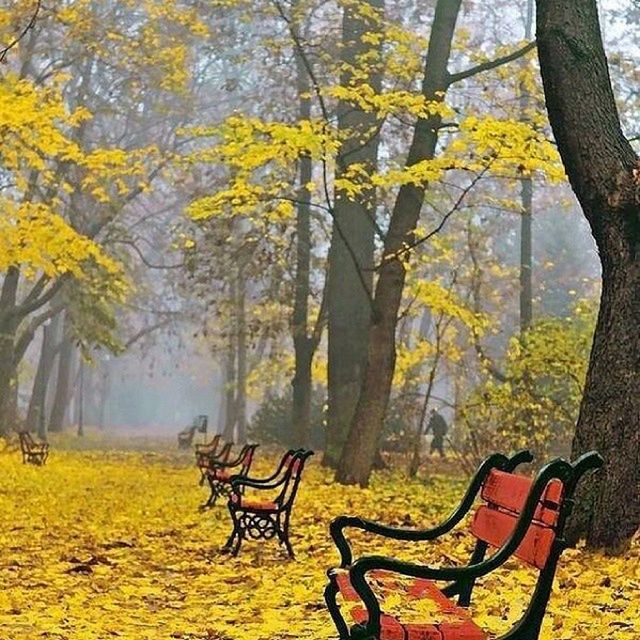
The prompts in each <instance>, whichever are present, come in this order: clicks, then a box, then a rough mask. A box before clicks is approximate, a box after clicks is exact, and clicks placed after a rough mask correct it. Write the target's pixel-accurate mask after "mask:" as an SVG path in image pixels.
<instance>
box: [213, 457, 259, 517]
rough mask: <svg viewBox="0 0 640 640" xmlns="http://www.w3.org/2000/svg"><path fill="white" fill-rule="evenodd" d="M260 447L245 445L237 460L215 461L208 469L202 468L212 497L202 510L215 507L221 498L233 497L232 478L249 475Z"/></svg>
mask: <svg viewBox="0 0 640 640" xmlns="http://www.w3.org/2000/svg"><path fill="white" fill-rule="evenodd" d="M258 446H259V445H257V444H245V445H244V446H243V447H242V449H241V450H240V453H239V454H238V456H237V458H236V459H235V460H232V461H231V462H222V461H218V460H213V461H209V465H208V466H207V467H206V468H204V469H202V468H201V471H202V472H203V474H204V477H205V479H206V480H207V482H208V483H209V488H210V489H211V495H210V496H209V499H208V500H207V501H206V502H205V503H204V504H203V505H202V506H201V508H202V509H207V508H209V507H213V506H214V505H215V503H216V501H217V500H218V498H219V497H220V496H225V497H227V498H228V497H229V496H230V495H231V480H232V478H235V477H244V476H246V475H248V473H249V470H250V469H251V463H252V462H253V457H254V455H255V451H256V449H257V448H258Z"/></svg>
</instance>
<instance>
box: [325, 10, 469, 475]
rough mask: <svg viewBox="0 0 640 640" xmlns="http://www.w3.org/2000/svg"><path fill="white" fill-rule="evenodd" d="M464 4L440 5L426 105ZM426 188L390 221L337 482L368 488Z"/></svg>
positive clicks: (437, 95) (432, 141)
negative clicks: (406, 254) (407, 256)
mask: <svg viewBox="0 0 640 640" xmlns="http://www.w3.org/2000/svg"><path fill="white" fill-rule="evenodd" d="M461 1H462V0H438V4H437V5H436V12H435V17H434V21H433V27H432V29H431V39H430V41H429V49H428V52H427V58H426V64H425V75H424V81H423V87H422V92H423V95H424V96H425V97H426V98H427V100H429V101H441V100H443V98H444V94H445V92H446V90H447V86H448V77H449V74H448V70H447V65H448V62H449V56H450V53H451V43H452V40H453V35H454V33H455V27H456V22H457V19H458V14H459V13H460V5H461ZM440 124H441V118H440V117H438V116H432V117H430V118H428V119H420V120H418V122H417V124H416V128H415V132H414V137H413V141H412V143H411V148H410V150H409V155H408V158H407V166H413V165H415V164H417V163H418V162H421V161H424V160H428V159H431V158H433V157H434V154H435V150H436V144H437V141H438V129H439V126H440ZM425 190H426V186H424V185H413V184H408V185H403V186H402V187H401V188H400V191H399V193H398V197H397V199H396V203H395V206H394V209H393V212H392V215H391V220H390V224H389V230H388V232H387V237H386V241H385V246H384V252H383V258H382V266H381V268H380V272H379V273H380V275H379V278H378V282H377V284H376V291H375V298H374V301H373V306H374V308H373V324H372V325H371V328H370V331H369V339H368V359H367V364H366V370H365V376H364V384H363V386H362V391H361V393H360V395H359V399H358V403H357V407H356V412H355V415H354V418H353V422H352V425H351V428H350V431H349V436H348V439H347V443H346V445H345V447H344V450H343V452H342V457H341V459H340V464H339V466H338V471H337V473H336V480H338V481H339V482H342V483H345V484H355V483H357V484H360V485H361V486H366V485H367V484H368V482H369V476H370V474H371V467H372V463H373V460H374V457H375V451H376V447H377V443H378V438H379V436H380V433H381V432H382V427H383V424H384V416H385V413H386V410H387V404H388V402H389V395H390V392H391V381H392V378H393V372H394V369H395V360H396V347H395V333H396V323H397V320H398V311H399V309H400V303H401V300H402V292H403V289H404V282H405V275H406V272H405V267H404V264H403V261H402V258H399V257H397V256H398V252H400V251H401V250H402V249H403V248H404V247H405V246H406V245H410V244H411V243H412V241H413V240H414V232H415V229H416V225H417V223H418V219H419V218H420V211H421V209H422V203H423V201H424V195H425Z"/></svg>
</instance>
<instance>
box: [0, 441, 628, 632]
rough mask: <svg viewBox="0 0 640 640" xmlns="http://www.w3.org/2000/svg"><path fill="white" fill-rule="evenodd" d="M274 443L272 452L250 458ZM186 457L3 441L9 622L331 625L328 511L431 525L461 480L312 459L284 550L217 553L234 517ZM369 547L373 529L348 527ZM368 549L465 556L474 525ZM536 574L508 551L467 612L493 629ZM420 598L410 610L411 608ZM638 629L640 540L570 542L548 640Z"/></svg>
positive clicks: (1, 619)
mask: <svg viewBox="0 0 640 640" xmlns="http://www.w3.org/2000/svg"><path fill="white" fill-rule="evenodd" d="M274 460H275V457H274V456H267V455H266V454H264V452H263V454H262V455H261V456H259V459H258V462H257V463H256V473H257V472H259V471H266V470H268V469H269V468H270V467H271V465H272V464H273V463H274ZM191 465H192V459H191V457H189V456H187V455H184V456H179V455H177V454H172V453H168V452H166V453H155V454H154V453H144V452H132V451H128V452H125V451H120V452H118V451H111V452H108V453H103V452H97V451H67V452H64V451H59V450H54V452H53V454H52V456H51V458H50V462H49V463H48V464H47V466H46V467H44V468H33V467H29V466H23V465H22V464H21V463H20V460H19V454H18V453H17V452H5V453H2V454H1V455H0V468H1V474H2V475H1V477H2V480H1V482H0V513H1V514H2V526H1V528H0V535H1V537H0V585H2V589H1V590H0V635H1V637H2V638H3V639H4V640H31V639H35V638H52V639H60V640H61V639H65V638H69V639H73V640H80V639H82V640H93V639H100V640H106V639H109V638H127V639H128V640H142V639H147V638H149V639H151V638H153V639H157V638H179V639H182V640H187V639H189V640H195V639H196V638H206V639H216V640H277V639H279V638H313V639H314V640H323V639H329V638H335V632H334V629H333V627H332V624H331V622H330V620H329V617H328V615H327V613H326V610H325V608H324V606H323V600H322V591H323V588H324V585H325V575H324V572H325V570H326V568H327V567H329V566H331V565H333V564H335V563H336V561H337V555H336V552H335V550H334V549H333V548H332V545H331V544H330V541H329V538H328V534H327V525H328V522H329V520H330V519H331V518H332V517H333V516H336V515H338V514H341V513H345V512H348V513H354V514H366V515H368V516H369V517H373V518H381V519H383V520H385V521H387V522H391V523H405V524H412V523H415V524H420V525H430V524H433V523H435V522H436V521H437V520H439V519H440V518H441V517H442V516H443V515H445V514H446V513H447V512H448V511H449V510H450V509H451V508H452V507H453V506H454V504H455V502H456V500H457V498H458V497H459V496H460V494H461V492H462V491H463V489H464V486H465V480H464V479H462V478H460V479H455V478H451V477H446V476H438V475H432V476H431V477H430V478H429V479H424V478H423V479H422V480H420V481H415V482H407V481H406V479H405V478H404V477H403V476H402V475H401V474H400V473H395V474H394V473H389V474H382V475H380V476H378V477H377V478H376V480H375V482H374V483H373V485H372V487H371V488H370V489H368V490H365V491H363V490H360V489H357V488H344V487H340V486H335V485H332V484H331V483H330V476H329V475H328V474H327V473H326V472H325V471H324V470H322V469H321V468H320V467H319V466H318V465H317V463H315V464H314V465H313V466H312V467H310V468H309V470H308V473H307V475H306V477H305V479H304V483H303V485H304V486H303V488H302V491H301V494H300V495H299V500H298V504H297V508H296V510H295V512H294V517H293V526H292V541H293V544H294V547H295V549H296V551H297V554H298V560H297V561H296V562H289V561H287V560H286V559H285V558H284V555H283V554H282V551H281V550H280V549H279V548H278V546H277V544H276V543H275V542H274V541H271V542H269V543H267V544H257V543H255V542H253V543H252V542H248V543H246V545H245V547H244V549H243V552H242V555H241V556H240V558H238V559H233V558H229V557H227V556H224V555H221V554H220V553H219V549H220V546H221V545H222V544H223V542H224V541H225V539H226V536H227V534H228V532H229V523H228V519H227V511H226V508H225V507H223V506H220V507H217V508H215V509H213V510H211V511H209V512H206V513H199V512H198V509H197V507H198V505H199V504H200V503H201V502H202V501H203V500H204V499H205V497H206V492H205V490H204V489H203V488H200V487H198V486H197V482H196V481H197V477H198V474H197V471H196V469H195V468H194V467H193V466H191ZM355 540H356V544H355V548H356V549H358V547H359V548H360V549H364V548H365V547H364V542H365V539H364V538H358V537H357V536H356V537H355ZM366 544H367V546H366V549H367V551H368V552H371V551H373V550H374V549H375V552H376V553H391V554H394V555H401V556H402V557H405V558H407V559H414V560H422V561H430V562H443V561H444V562H447V563H450V562H452V561H454V560H455V559H459V558H464V557H465V554H466V553H467V552H468V548H469V539H468V538H467V537H466V536H465V535H464V534H462V533H461V534H460V535H458V534H453V535H451V536H449V537H448V538H447V539H446V543H444V544H442V545H440V546H438V547H433V546H431V547H428V546H424V545H413V548H412V547H411V546H408V547H407V546H403V545H398V544H384V543H383V542H382V541H381V540H379V539H373V538H371V539H368V540H367V541H366ZM532 580H533V574H532V573H530V572H529V571H528V570H525V569H522V568H519V567H518V565H510V566H508V567H507V568H506V569H505V570H503V571H502V572H501V573H499V574H497V575H495V576H494V577H492V578H490V579H485V581H484V582H483V584H482V586H481V588H479V589H478V591H477V592H476V605H475V606H474V614H475V616H476V618H477V620H479V621H480V622H481V624H482V625H484V626H485V627H486V628H488V629H490V630H492V631H495V632H498V631H500V630H501V629H505V627H508V626H509V621H510V620H512V619H513V618H515V617H516V616H517V614H518V613H519V611H521V610H522V607H524V606H525V605H526V604H527V602H528V595H529V593H530V591H531V584H532ZM414 613H415V612H414ZM639 637H640V543H639V542H638V541H636V542H635V543H634V545H633V547H632V549H631V551H630V552H629V553H628V554H627V555H626V557H624V558H607V557H604V556H601V555H597V554H591V553H585V552H584V551H573V550H572V551H569V552H567V553H566V554H565V556H564V561H563V563H562V566H561V568H560V570H559V573H558V577H557V579H556V588H555V592H554V595H553V598H552V601H551V603H550V606H549V615H548V616H547V624H546V626H545V628H544V631H543V634H542V638H543V639H544V640H573V639H574V638H580V639H581V640H596V639H597V640H603V639H605V638H612V639H613V638H616V639H618V640H637V639H638V638H639Z"/></svg>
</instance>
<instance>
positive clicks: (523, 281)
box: [520, 0, 534, 334]
mask: <svg viewBox="0 0 640 640" xmlns="http://www.w3.org/2000/svg"><path fill="white" fill-rule="evenodd" d="M533 9H534V0H527V15H526V17H525V36H524V37H525V40H527V41H528V40H531V36H532V33H533ZM524 66H525V67H526V62H524ZM521 91H522V94H521V96H520V110H521V112H522V117H523V119H525V121H526V119H527V118H528V114H527V112H528V110H529V107H530V105H531V96H530V94H529V91H528V89H527V87H526V86H525V85H524V84H523V85H522V87H521ZM520 197H521V202H522V220H521V223H520V332H521V333H522V334H524V333H525V332H526V331H527V330H528V329H529V328H530V327H531V323H532V322H533V229H532V223H533V179H532V178H531V176H525V177H524V178H522V186H521V192H520Z"/></svg>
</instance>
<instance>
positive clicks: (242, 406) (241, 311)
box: [235, 269, 247, 444]
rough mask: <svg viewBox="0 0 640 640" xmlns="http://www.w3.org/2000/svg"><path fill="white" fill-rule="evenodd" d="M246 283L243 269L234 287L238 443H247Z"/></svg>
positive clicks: (240, 270)
mask: <svg viewBox="0 0 640 640" xmlns="http://www.w3.org/2000/svg"><path fill="white" fill-rule="evenodd" d="M246 302H247V281H246V277H245V274H244V269H239V270H238V283H237V287H236V314H235V316H236V318H235V319H236V330H237V338H236V345H237V348H238V371H237V377H236V402H235V407H236V423H237V425H238V430H237V433H238V443H239V444H244V443H245V442H246V441H247V319H246Z"/></svg>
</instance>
